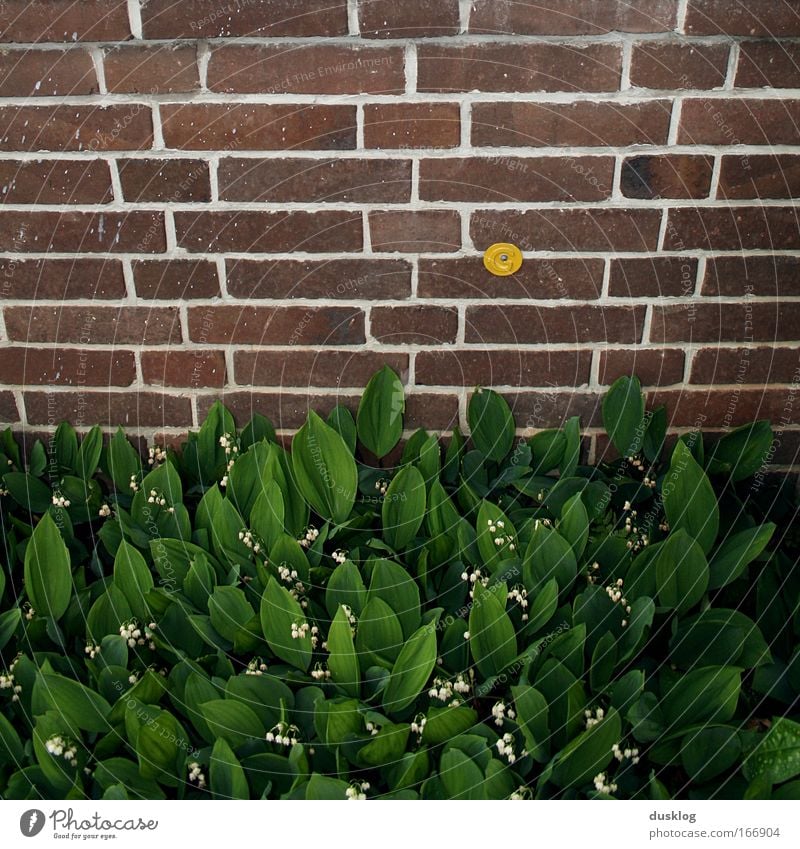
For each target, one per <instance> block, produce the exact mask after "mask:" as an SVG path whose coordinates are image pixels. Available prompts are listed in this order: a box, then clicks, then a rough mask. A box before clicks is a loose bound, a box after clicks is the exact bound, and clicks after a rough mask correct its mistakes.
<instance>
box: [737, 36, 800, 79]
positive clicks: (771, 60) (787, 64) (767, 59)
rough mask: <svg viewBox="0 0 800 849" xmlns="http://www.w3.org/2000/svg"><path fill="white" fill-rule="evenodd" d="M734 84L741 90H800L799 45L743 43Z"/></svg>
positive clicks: (761, 42) (768, 42)
mask: <svg viewBox="0 0 800 849" xmlns="http://www.w3.org/2000/svg"><path fill="white" fill-rule="evenodd" d="M735 84H736V86H738V87H739V88H764V87H765V86H771V87H773V88H800V44H797V43H796V42H793V41H743V42H742V43H741V44H740V45H739V64H738V65H737V67H736V82H735Z"/></svg>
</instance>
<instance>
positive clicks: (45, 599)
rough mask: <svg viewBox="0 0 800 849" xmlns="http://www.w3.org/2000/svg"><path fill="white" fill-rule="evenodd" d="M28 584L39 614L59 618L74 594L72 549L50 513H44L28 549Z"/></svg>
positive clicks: (26, 584)
mask: <svg viewBox="0 0 800 849" xmlns="http://www.w3.org/2000/svg"><path fill="white" fill-rule="evenodd" d="M25 588H26V590H27V592H28V598H29V599H30V602H31V604H32V605H33V608H34V609H35V610H36V611H37V612H38V613H39V615H40V616H50V617H51V618H53V619H55V620H58V619H60V618H61V617H62V616H63V615H64V613H65V612H66V610H67V607H68V606H69V600H70V597H71V595H72V571H71V569H70V558H69V552H68V551H67V547H66V545H64V540H63V539H62V538H61V534H60V533H59V532H58V527H57V526H56V523H55V522H54V521H53V517H52V516H51V515H50V514H49V513H45V515H44V516H42V518H41V520H40V522H39V524H38V525H37V526H36V528H35V529H34V531H33V534H32V535H31V538H30V540H29V542H28V546H27V548H26V549H25Z"/></svg>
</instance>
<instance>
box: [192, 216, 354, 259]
mask: <svg viewBox="0 0 800 849" xmlns="http://www.w3.org/2000/svg"><path fill="white" fill-rule="evenodd" d="M175 229H176V233H177V239H178V245H179V246H180V247H182V248H186V250H189V251H202V252H204V253H205V252H209V251H213V252H220V251H252V252H254V253H276V252H278V253H284V252H288V251H310V252H320V251H323V252H324V251H336V252H343V251H359V250H361V248H362V245H363V234H362V227H361V213H360V212H343V211H336V212H334V211H326V212H305V211H296V210H291V211H287V212H256V211H238V212H176V213H175Z"/></svg>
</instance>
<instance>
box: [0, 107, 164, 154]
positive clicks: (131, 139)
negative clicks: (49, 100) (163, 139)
mask: <svg viewBox="0 0 800 849" xmlns="http://www.w3.org/2000/svg"><path fill="white" fill-rule="evenodd" d="M0 127H2V128H3V130H2V135H0V150H32V151H35V150H93V151H103V150H142V149H145V148H149V147H152V144H153V119H152V116H151V114H150V107H149V106H143V105H141V104H136V103H131V104H126V105H124V106H123V105H119V106H86V105H80V106H66V105H58V106H2V107H0Z"/></svg>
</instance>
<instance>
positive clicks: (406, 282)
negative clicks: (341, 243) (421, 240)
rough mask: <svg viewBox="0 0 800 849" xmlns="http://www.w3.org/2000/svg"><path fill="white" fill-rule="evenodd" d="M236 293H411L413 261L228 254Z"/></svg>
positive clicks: (376, 296) (363, 296)
mask: <svg viewBox="0 0 800 849" xmlns="http://www.w3.org/2000/svg"><path fill="white" fill-rule="evenodd" d="M227 276H228V294H230V295H232V296H233V297H235V298H273V299H280V300H286V299H291V298H335V299H337V300H339V299H357V300H369V301H374V300H385V299H392V300H393V299H400V298H407V297H408V296H409V295H410V294H411V266H410V265H409V264H408V263H407V262H405V261H403V260H399V259H373V258H372V257H370V258H363V259H333V260H322V261H309V260H305V261H303V260H250V259H229V260H227Z"/></svg>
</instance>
